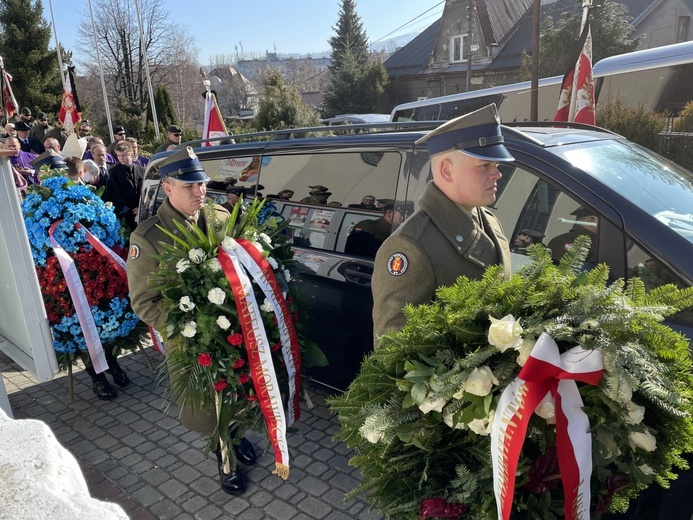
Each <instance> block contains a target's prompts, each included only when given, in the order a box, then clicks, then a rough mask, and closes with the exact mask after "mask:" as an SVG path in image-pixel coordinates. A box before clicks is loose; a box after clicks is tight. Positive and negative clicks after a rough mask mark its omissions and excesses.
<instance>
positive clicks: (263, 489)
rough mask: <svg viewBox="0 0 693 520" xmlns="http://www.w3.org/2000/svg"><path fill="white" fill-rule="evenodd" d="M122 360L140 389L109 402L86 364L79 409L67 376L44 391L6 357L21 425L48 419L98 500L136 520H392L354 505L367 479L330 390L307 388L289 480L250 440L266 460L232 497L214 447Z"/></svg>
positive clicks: (258, 439) (130, 361)
mask: <svg viewBox="0 0 693 520" xmlns="http://www.w3.org/2000/svg"><path fill="white" fill-rule="evenodd" d="M147 352H148V355H149V359H150V360H152V361H153V362H154V361H155V356H157V354H156V353H155V352H154V351H153V350H152V349H151V348H149V349H147ZM119 360H120V364H121V366H123V368H124V369H125V370H126V372H127V373H128V375H129V376H130V379H131V383H130V385H129V386H128V387H127V388H124V389H122V390H121V389H118V393H119V395H118V398H117V399H115V400H113V401H110V402H107V401H99V400H98V399H97V398H96V396H95V395H94V394H93V392H92V390H91V379H90V378H89V376H88V374H86V372H84V370H83V369H82V367H81V365H79V368H75V373H74V378H73V379H74V402H70V400H69V396H68V378H67V374H66V373H61V374H59V375H58V376H57V377H55V378H54V379H53V380H52V381H49V382H46V383H41V384H39V383H38V382H37V381H36V380H35V379H34V378H33V376H32V375H31V374H29V373H28V372H26V371H24V370H23V369H22V368H21V367H19V366H18V365H17V364H15V363H14V362H13V361H12V360H10V359H9V358H8V357H7V356H5V354H3V353H0V372H2V376H3V380H4V384H5V388H6V390H7V393H8V396H9V400H10V404H11V406H12V411H13V414H14V416H15V418H17V419H24V418H31V419H39V420H42V421H44V422H45V423H46V424H48V425H49V426H50V427H51V429H52V430H53V432H54V433H55V435H56V437H57V438H58V440H59V441H60V442H61V443H62V444H63V446H65V447H66V448H67V449H68V450H69V451H70V452H71V453H72V454H74V455H75V457H77V460H78V461H79V463H80V466H81V467H82V471H83V473H84V475H85V477H86V480H87V483H88V484H89V489H90V492H91V494H92V496H93V497H95V498H99V499H101V500H108V501H111V502H116V503H118V504H120V505H121V506H122V507H123V509H124V510H125V511H126V512H127V513H128V515H129V516H130V518H131V519H133V520H153V519H157V518H158V519H162V520H163V519H180V520H188V519H197V520H216V519H224V518H231V519H237V520H262V519H274V520H290V519H295V520H313V519H318V520H347V519H355V520H379V519H382V518H383V517H382V515H380V514H379V513H377V512H375V511H372V510H370V509H369V508H368V505H367V504H365V503H364V502H362V501H360V500H352V501H350V502H346V503H345V502H344V496H345V494H346V493H347V492H349V491H351V490H352V489H354V488H355V487H356V485H357V484H358V482H359V478H360V473H359V471H358V470H357V469H356V468H353V467H351V466H349V465H348V460H349V456H350V450H349V449H348V448H347V447H346V446H345V445H344V444H342V443H338V442H335V441H334V440H333V435H334V434H335V433H336V432H337V430H338V422H337V419H336V417H334V416H333V415H332V414H331V413H330V411H329V408H328V406H327V405H326V404H325V398H326V396H327V395H328V394H327V393H326V392H325V391H324V390H323V388H322V387H320V386H318V385H313V386H311V385H310V383H308V384H306V389H307V391H308V395H309V397H310V400H311V401H312V404H313V406H312V408H309V407H308V405H307V403H306V402H305V400H302V402H301V418H300V420H299V422H298V423H297V424H296V425H295V431H294V432H292V433H291V434H290V435H289V449H290V455H291V474H290V476H289V479H288V480H287V481H283V480H281V479H280V478H279V477H277V476H275V475H272V474H271V473H272V469H273V467H274V458H273V456H272V451H271V448H269V447H268V445H267V442H266V441H265V440H264V438H263V436H261V435H259V434H257V433H255V432H248V435H247V438H248V439H249V440H250V441H251V442H252V443H253V444H254V445H255V448H256V451H258V455H260V457H259V458H258V463H257V465H256V466H254V467H252V468H246V473H247V475H248V480H249V485H248V490H247V491H246V493H245V494H243V495H242V496H240V497H232V496H230V495H227V494H226V493H224V492H223V491H221V489H220V488H219V482H218V475H217V465H216V461H215V460H213V459H212V458H207V459H205V458H204V456H203V450H204V447H205V440H204V439H203V438H201V437H200V436H199V435H198V434H197V433H195V432H191V431H189V430H187V429H185V428H184V427H183V426H182V425H181V424H180V422H179V421H178V418H177V413H178V410H177V408H176V407H175V406H170V407H168V408H167V407H166V402H165V400H164V397H163V394H164V388H163V385H161V384H157V382H156V374H153V373H152V372H151V370H150V369H149V367H148V366H147V364H146V363H145V358H144V355H143V354H142V353H141V352H135V353H130V354H127V355H124V356H122V357H121V358H119ZM116 388H117V387H116ZM1 449H8V447H2V448H1Z"/></svg>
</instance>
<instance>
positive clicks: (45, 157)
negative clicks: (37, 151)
mask: <svg viewBox="0 0 693 520" xmlns="http://www.w3.org/2000/svg"><path fill="white" fill-rule="evenodd" d="M30 164H31V165H32V166H33V167H34V168H35V169H37V170H40V169H41V166H46V165H47V166H48V167H49V168H50V169H51V170H55V169H58V168H67V164H65V161H64V160H63V158H62V157H61V156H60V155H58V154H57V153H55V152H54V151H53V150H46V151H45V152H43V153H42V154H41V155H39V156H38V157H34V159H33V160H32V161H30Z"/></svg>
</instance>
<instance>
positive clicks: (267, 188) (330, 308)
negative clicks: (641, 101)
mask: <svg viewBox="0 0 693 520" xmlns="http://www.w3.org/2000/svg"><path fill="white" fill-rule="evenodd" d="M437 124H440V123H431V122H427V123H409V124H407V123H405V124H397V123H387V124H378V125H350V126H349V127H348V129H345V130H335V127H322V128H310V129H300V130H296V129H293V130H286V131H277V132H265V133H259V134H248V135H239V136H233V137H234V139H235V140H236V144H226V145H215V146H203V143H202V142H196V143H190V144H191V146H193V147H195V153H196V154H197V155H198V158H199V160H200V161H201V162H202V164H203V166H204V168H205V170H206V172H207V174H208V175H209V176H210V177H211V178H212V179H213V180H216V181H223V180H224V179H226V178H233V179H236V181H237V184H236V186H244V187H247V188H248V190H247V191H246V193H253V194H255V195H258V196H269V195H273V194H278V193H279V192H281V191H282V190H292V191H293V192H294V197H293V198H292V200H276V199H275V200H274V201H273V202H274V203H275V204H276V206H277V208H278V210H279V212H281V214H282V215H283V216H284V217H285V218H286V219H287V220H288V221H289V225H290V226H291V228H292V230H293V236H294V244H293V247H294V252H295V256H296V258H297V259H298V261H299V262H301V264H302V265H303V267H304V273H303V276H302V281H301V283H302V286H303V289H304V290H305V292H306V293H307V294H309V295H310V297H311V298H312V299H313V306H312V312H311V319H310V324H309V325H310V335H311V338H312V339H313V340H314V341H315V342H316V343H317V344H318V345H319V346H320V348H321V349H322V350H323V351H324V352H325V353H326V355H327V357H328V359H329V361H330V365H329V366H328V367H325V368H320V369H315V370H314V371H313V372H312V373H311V376H312V377H313V378H314V380H315V381H316V382H319V383H321V384H323V385H325V386H328V387H331V388H332V389H335V390H344V389H346V387H347V386H348V384H349V382H350V381H351V380H352V379H353V377H354V375H355V374H356V372H357V370H358V367H359V364H360V361H361V359H362V358H363V355H364V354H365V353H367V352H369V351H370V350H372V348H373V341H372V318H371V311H372V296H371V288H370V279H371V274H372V272H373V257H369V256H355V255H350V254H347V253H345V245H346V242H347V238H348V236H349V233H350V232H351V231H352V229H353V227H354V224H356V223H357V222H360V221H362V220H366V219H373V220H374V219H377V218H379V217H380V216H381V214H382V211H378V210H370V209H363V208H362V207H350V205H358V204H359V203H360V202H361V200H362V198H363V197H364V196H365V195H373V196H374V197H375V198H376V199H392V200H394V201H397V202H398V203H399V202H407V206H408V207H409V208H410V209H411V211H415V210H416V209H418V205H417V200H418V198H419V197H420V195H421V194H422V192H423V190H424V187H425V185H426V183H427V182H428V181H429V180H430V168H429V161H428V154H427V149H426V146H425V144H424V145H416V144H415V141H416V140H418V139H419V138H420V137H422V136H423V135H424V134H425V132H427V131H429V130H430V129H431V128H434V127H435V126H436V125H437ZM530 125H531V126H530ZM555 125H556V123H547V124H541V123H528V124H516V125H512V126H504V127H503V134H504V136H505V140H506V147H507V148H508V149H509V150H510V152H511V153H512V154H513V156H514V157H515V159H516V160H515V161H514V162H511V163H503V164H502V165H501V166H500V170H501V173H502V174H503V178H502V179H501V180H500V181H499V189H498V193H497V201H496V203H495V204H494V206H493V207H492V208H491V209H492V210H493V211H494V212H495V213H496V215H497V216H498V218H499V219H500V221H501V223H502V224H503V227H504V230H505V234H506V235H507V236H508V238H509V239H510V242H511V245H513V244H518V243H519V242H520V239H521V238H522V239H526V238H527V236H526V232H527V231H528V230H530V231H532V234H533V237H534V239H535V240H539V241H541V242H542V243H544V244H548V243H549V242H550V240H551V239H552V238H554V237H556V236H558V235H560V234H562V233H565V232H566V231H568V230H569V229H570V228H571V227H572V222H573V219H574V218H575V216H574V215H573V212H574V211H575V210H576V209H577V208H587V209H589V210H590V211H592V212H593V214H594V215H596V216H598V218H599V226H598V233H597V239H596V241H595V242H596V244H595V247H596V248H597V250H598V251H597V254H598V259H599V261H600V262H605V263H607V264H608V265H609V266H610V268H611V273H612V275H613V276H614V278H619V277H628V276H632V275H635V274H637V275H639V276H642V273H643V272H644V270H645V269H650V266H654V268H655V269H656V270H657V276H652V277H649V278H648V279H649V280H650V283H651V284H652V285H653V286H656V284H657V283H660V282H658V281H657V280H660V281H662V282H661V283H664V282H663V281H666V282H674V283H677V284H678V285H680V286H689V285H691V284H693V263H691V261H690V259H691V258H693V215H692V214H691V208H693V174H691V172H689V171H687V170H685V169H683V168H681V167H679V166H677V165H676V164H674V163H672V162H670V161H668V160H666V159H664V158H662V157H660V156H658V155H657V154H655V153H652V152H649V151H648V150H645V149H643V148H641V147H640V146H638V145H635V144H633V143H631V142H629V141H627V140H626V139H624V138H622V137H620V136H618V135H616V134H613V133H610V132H607V131H604V130H599V129H597V128H594V127H587V126H584V125H575V124H563V123H561V124H560V125H561V126H560V127H557V126H555ZM227 139H228V138H227ZM169 153H171V152H164V153H161V154H157V155H155V156H154V157H153V158H152V160H151V162H150V163H149V166H148V168H147V171H146V174H145V180H144V183H143V193H142V202H141V205H140V209H139V215H140V216H141V218H142V219H144V218H147V217H148V216H150V215H152V214H154V213H155V212H156V208H157V207H158V205H159V204H160V202H161V200H163V197H164V194H163V190H160V189H159V175H158V171H157V169H158V167H157V165H158V164H159V163H160V162H161V159H162V158H163V157H165V156H166V155H167V154H169ZM260 186H261V187H262V189H261V190H258V187H260ZM311 186H324V187H325V188H327V191H326V192H325V191H324V190H323V193H329V196H328V198H327V199H326V201H325V202H326V203H325V204H312V203H307V202H301V200H302V199H304V198H305V197H308V196H309V192H310V190H311V188H310V187H311ZM207 194H208V196H209V197H213V198H215V199H216V200H217V201H219V202H223V201H225V193H224V192H222V191H214V190H211V189H208V192H207ZM523 234H524V235H525V236H524V237H520V235H523ZM513 249H514V252H513V254H512V261H513V269H517V268H519V267H521V266H522V265H524V264H525V263H527V260H528V258H527V256H525V255H524V254H523V251H524V248H523V247H520V246H518V247H513ZM670 324H671V325H673V326H675V327H677V328H680V329H682V330H684V331H685V332H687V333H688V336H689V337H691V338H693V312H683V313H681V314H680V315H678V316H676V317H674V318H673V319H672V320H671V322H670Z"/></svg>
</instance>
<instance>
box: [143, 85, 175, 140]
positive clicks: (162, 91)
mask: <svg viewBox="0 0 693 520" xmlns="http://www.w3.org/2000/svg"><path fill="white" fill-rule="evenodd" d="M154 106H155V107H156V119H157V121H158V122H159V129H160V130H161V131H164V130H165V129H166V127H167V126H168V125H175V124H176V123H178V118H177V117H176V111H175V109H174V108H173V102H172V101H171V94H169V93H168V89H167V88H166V86H165V85H157V87H156V89H155V90H154ZM147 121H148V122H153V121H154V118H153V116H152V107H151V104H150V103H147Z"/></svg>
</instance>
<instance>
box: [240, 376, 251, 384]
mask: <svg viewBox="0 0 693 520" xmlns="http://www.w3.org/2000/svg"><path fill="white" fill-rule="evenodd" d="M248 381H250V376H249V375H248V374H238V382H239V383H240V384H242V385H244V384H246V383H247V382H248Z"/></svg>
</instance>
